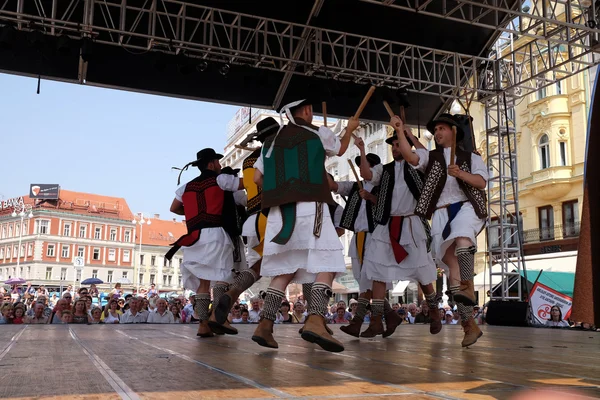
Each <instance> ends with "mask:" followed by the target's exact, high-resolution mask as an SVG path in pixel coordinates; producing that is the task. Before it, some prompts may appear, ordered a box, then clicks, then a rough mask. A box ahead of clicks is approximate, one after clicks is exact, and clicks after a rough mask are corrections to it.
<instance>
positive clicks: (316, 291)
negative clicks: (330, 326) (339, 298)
mask: <svg viewBox="0 0 600 400" xmlns="http://www.w3.org/2000/svg"><path fill="white" fill-rule="evenodd" d="M332 294H333V293H332V291H331V286H329V285H328V284H326V283H321V282H317V283H313V284H312V290H311V291H310V300H309V302H308V313H309V314H310V315H320V316H321V317H323V318H327V306H328V305H329V299H330V298H331V295H332Z"/></svg>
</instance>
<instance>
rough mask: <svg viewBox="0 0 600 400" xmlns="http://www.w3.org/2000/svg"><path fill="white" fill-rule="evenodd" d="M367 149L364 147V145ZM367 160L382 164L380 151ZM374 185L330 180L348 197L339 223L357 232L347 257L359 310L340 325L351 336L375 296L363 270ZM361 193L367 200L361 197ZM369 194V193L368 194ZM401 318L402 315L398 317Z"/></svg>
mask: <svg viewBox="0 0 600 400" xmlns="http://www.w3.org/2000/svg"><path fill="white" fill-rule="evenodd" d="M363 149H364V146H363ZM366 160H367V162H368V163H369V167H370V168H374V167H375V166H377V165H379V164H381V159H380V158H379V156H378V155H377V154H373V153H369V154H367V155H366ZM355 163H356V165H357V166H359V167H360V165H361V157H360V156H357V157H356V158H355ZM373 189H375V187H374V186H373V184H372V183H371V182H369V181H363V182H361V183H360V185H359V183H358V182H354V181H346V182H340V181H338V182H331V190H332V191H334V192H336V193H337V194H339V195H342V196H346V197H347V201H346V206H345V207H344V212H343V213H342V217H341V221H340V226H341V227H342V228H344V229H347V230H349V231H352V232H354V236H353V237H352V241H351V242H350V248H349V250H348V256H350V258H351V260H352V274H353V275H354V279H356V281H357V282H358V286H359V292H360V294H359V296H358V306H357V309H356V313H355V315H354V317H353V318H352V320H351V321H350V324H349V325H345V326H341V327H340V329H341V330H342V331H343V332H345V333H347V334H348V335H351V336H355V337H359V335H360V329H361V327H362V323H363V320H364V317H365V315H366V314H367V306H368V305H369V303H370V300H371V298H372V294H373V293H372V291H371V289H372V287H373V281H371V280H370V279H368V278H367V275H366V273H365V271H363V261H364V254H365V250H366V248H367V247H368V246H369V241H370V240H371V234H372V232H373V231H374V230H375V225H376V223H375V220H374V214H373V211H374V209H375V203H376V201H377V198H376V197H375V195H374V193H375V192H374V191H373ZM361 190H362V194H363V196H364V197H366V199H363V197H361ZM367 194H368V195H367ZM398 319H400V317H399V316H398Z"/></svg>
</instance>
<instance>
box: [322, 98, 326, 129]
mask: <svg viewBox="0 0 600 400" xmlns="http://www.w3.org/2000/svg"><path fill="white" fill-rule="evenodd" d="M321 108H322V109H323V125H324V126H325V127H327V103H326V102H322V103H321Z"/></svg>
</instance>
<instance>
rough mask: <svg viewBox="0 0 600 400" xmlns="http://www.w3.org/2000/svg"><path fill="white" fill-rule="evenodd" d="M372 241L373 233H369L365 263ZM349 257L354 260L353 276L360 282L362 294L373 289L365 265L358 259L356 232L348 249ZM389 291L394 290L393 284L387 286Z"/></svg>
mask: <svg viewBox="0 0 600 400" xmlns="http://www.w3.org/2000/svg"><path fill="white" fill-rule="evenodd" d="M370 241H371V233H370V232H367V237H366V238H365V253H363V261H364V257H365V254H366V251H367V249H368V248H369V242H370ZM348 257H350V259H351V260H352V275H353V276H354V279H355V280H356V281H357V282H358V290H359V292H360V293H364V292H366V291H367V290H372V289H373V281H372V280H371V279H369V278H367V274H366V272H365V271H364V268H363V265H361V262H360V259H359V258H358V247H357V246H356V232H355V233H354V236H352V241H351V242H350V248H349V249H348ZM387 286H389V287H387V289H388V290H389V289H392V284H391V283H388V284H387Z"/></svg>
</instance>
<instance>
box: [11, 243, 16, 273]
mask: <svg viewBox="0 0 600 400" xmlns="http://www.w3.org/2000/svg"><path fill="white" fill-rule="evenodd" d="M12 255H13V257H15V258H16V257H17V245H16V244H15V245H13V247H12ZM16 274H17V273H16V272H15V273H14V275H16Z"/></svg>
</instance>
